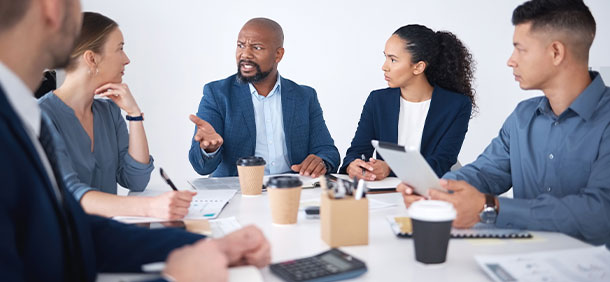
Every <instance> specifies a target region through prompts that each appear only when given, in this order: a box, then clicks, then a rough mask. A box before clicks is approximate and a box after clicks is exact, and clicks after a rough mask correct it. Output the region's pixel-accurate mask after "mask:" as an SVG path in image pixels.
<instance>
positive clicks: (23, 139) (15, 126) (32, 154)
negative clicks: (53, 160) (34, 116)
mask: <svg viewBox="0 0 610 282" xmlns="http://www.w3.org/2000/svg"><path fill="white" fill-rule="evenodd" d="M0 115H2V116H3V117H4V119H5V120H6V121H7V123H8V126H9V127H10V128H11V129H12V131H13V132H14V133H15V135H14V137H16V138H17V141H18V143H19V144H21V145H22V146H24V147H25V148H24V151H25V152H26V154H27V157H28V159H30V161H32V162H33V163H34V164H36V165H35V167H36V171H37V172H38V174H39V175H40V177H42V178H43V179H44V180H45V181H46V184H47V185H46V186H47V188H51V187H52V186H51V180H50V178H49V176H48V175H47V172H46V170H45V169H44V166H43V165H42V161H41V160H40V156H38V153H37V151H36V148H35V147H34V144H32V140H30V136H29V135H28V134H27V132H26V131H25V128H24V127H23V124H22V123H21V120H20V119H19V117H18V116H17V113H15V111H14V110H13V108H12V107H10V106H9V103H8V99H7V98H6V96H5V94H4V89H2V86H1V85H0ZM47 190H49V189H47ZM48 192H51V193H52V196H53V198H55V194H54V192H53V191H48Z"/></svg>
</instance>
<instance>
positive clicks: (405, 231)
mask: <svg viewBox="0 0 610 282" xmlns="http://www.w3.org/2000/svg"><path fill="white" fill-rule="evenodd" d="M387 220H388V222H389V223H390V227H391V228H392V232H394V234H395V235H396V236H398V237H400V238H411V237H412V236H413V226H412V225H411V219H410V218H409V217H406V216H388V217H387ZM451 238H466V239H474V238H501V239H508V238H511V239H526V238H532V234H531V233H529V232H527V231H525V230H519V229H501V228H496V227H495V226H493V225H489V224H483V223H477V224H475V226H473V227H471V228H469V229H457V228H451Z"/></svg>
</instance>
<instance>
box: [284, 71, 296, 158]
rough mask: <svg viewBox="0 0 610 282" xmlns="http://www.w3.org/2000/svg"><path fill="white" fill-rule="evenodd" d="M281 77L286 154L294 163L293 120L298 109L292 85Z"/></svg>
mask: <svg viewBox="0 0 610 282" xmlns="http://www.w3.org/2000/svg"><path fill="white" fill-rule="evenodd" d="M280 79H281V86H280V93H281V101H282V121H283V122H284V139H285V140H286V150H288V152H286V154H288V158H289V161H290V162H291V163H292V159H293V158H292V151H293V150H292V148H291V146H292V139H293V137H294V136H293V132H292V130H291V129H292V126H291V125H292V124H293V123H292V121H293V120H294V115H295V110H296V100H295V99H294V96H293V95H290V93H292V85H290V84H289V83H288V81H287V80H286V79H284V78H280Z"/></svg>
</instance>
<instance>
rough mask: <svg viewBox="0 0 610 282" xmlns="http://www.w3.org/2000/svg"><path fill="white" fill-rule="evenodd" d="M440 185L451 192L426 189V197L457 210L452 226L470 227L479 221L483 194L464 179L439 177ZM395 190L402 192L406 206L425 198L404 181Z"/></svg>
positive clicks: (483, 199) (483, 198)
mask: <svg viewBox="0 0 610 282" xmlns="http://www.w3.org/2000/svg"><path fill="white" fill-rule="evenodd" d="M440 185H441V187H443V188H445V189H447V191H451V193H449V192H444V191H440V190H437V189H428V195H427V197H426V198H428V199H431V200H441V201H446V202H449V203H451V204H453V206H454V208H455V210H456V211H457V217H456V218H455V220H453V227H456V228H470V227H472V226H474V225H475V224H476V223H477V222H479V221H480V217H479V214H480V213H481V211H482V210H483V206H484V205H485V194H483V193H481V192H479V190H477V188H475V187H474V186H472V185H470V184H468V183H467V182H466V181H461V180H459V181H458V180H447V179H441V180H440ZM396 190H397V191H398V192H400V193H401V194H402V197H403V200H404V202H405V206H407V208H408V207H410V206H411V204H412V203H414V202H416V201H420V200H424V199H425V198H424V197H423V196H421V195H418V194H416V193H415V191H414V189H413V188H412V187H410V186H409V185H407V184H405V183H400V184H399V185H398V187H396Z"/></svg>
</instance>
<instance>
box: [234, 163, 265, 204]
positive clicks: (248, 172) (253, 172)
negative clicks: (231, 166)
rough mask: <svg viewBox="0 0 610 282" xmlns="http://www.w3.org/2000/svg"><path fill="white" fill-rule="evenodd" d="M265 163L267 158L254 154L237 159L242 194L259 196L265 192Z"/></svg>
mask: <svg viewBox="0 0 610 282" xmlns="http://www.w3.org/2000/svg"><path fill="white" fill-rule="evenodd" d="M265 164H266V162H265V159H263V158H261V157H254V156H252V157H243V158H240V159H238V160H237V175H238V176H239V187H241V194H242V195H245V196H259V195H261V194H262V193H263V176H265Z"/></svg>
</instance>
